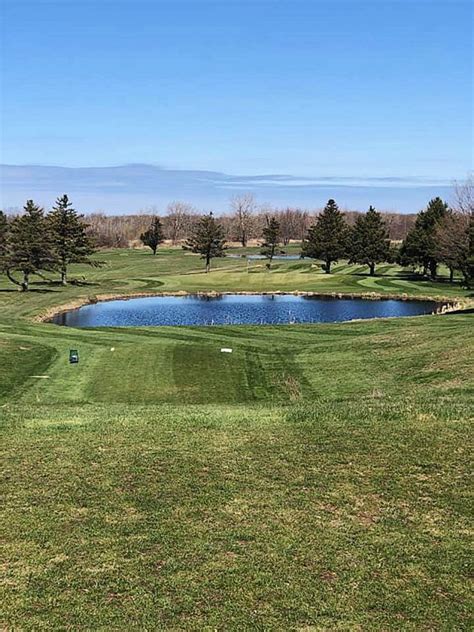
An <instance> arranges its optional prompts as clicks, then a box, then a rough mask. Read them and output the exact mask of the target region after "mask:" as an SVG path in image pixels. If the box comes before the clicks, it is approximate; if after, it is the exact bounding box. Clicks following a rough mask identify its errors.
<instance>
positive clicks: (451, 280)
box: [449, 268, 454, 283]
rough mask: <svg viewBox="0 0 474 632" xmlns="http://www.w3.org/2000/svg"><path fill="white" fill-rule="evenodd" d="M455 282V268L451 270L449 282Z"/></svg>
mask: <svg viewBox="0 0 474 632" xmlns="http://www.w3.org/2000/svg"><path fill="white" fill-rule="evenodd" d="M453 281H454V268H449V282H450V283H452V282H453Z"/></svg>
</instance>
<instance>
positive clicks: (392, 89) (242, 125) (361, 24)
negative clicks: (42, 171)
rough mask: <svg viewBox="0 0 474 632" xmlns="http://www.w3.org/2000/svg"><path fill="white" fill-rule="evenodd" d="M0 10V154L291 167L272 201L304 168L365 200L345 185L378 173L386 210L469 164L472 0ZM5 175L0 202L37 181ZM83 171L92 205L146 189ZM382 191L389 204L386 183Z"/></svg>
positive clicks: (262, 0) (118, 0)
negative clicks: (105, 183) (92, 179)
mask: <svg viewBox="0 0 474 632" xmlns="http://www.w3.org/2000/svg"><path fill="white" fill-rule="evenodd" d="M0 7H1V9H0V10H1V16H0V17H1V23H2V26H1V40H2V41H1V46H2V48H1V53H2V55H1V57H2V65H1V86H0V87H1V93H0V99H1V114H2V118H1V130H0V131H1V155H0V161H1V162H2V163H3V164H7V165H40V166H60V167H70V168H79V167H94V168H105V167H116V166H120V165H131V164H132V165H133V164H135V163H138V164H142V165H154V166H156V167H161V168H162V169H163V170H164V171H165V172H166V171H168V170H171V171H173V172H174V171H175V170H188V171H213V172H219V173H224V174H229V175H235V176H260V175H275V174H285V175H291V176H294V177H295V181H294V183H293V184H292V186H291V189H290V191H288V192H287V193H285V196H286V197H285V196H283V199H284V201H285V200H288V201H287V202H286V201H285V202H284V203H291V200H292V199H295V200H297V199H299V197H298V196H300V192H295V189H297V188H298V185H297V184H295V182H297V179H298V178H302V179H303V180H302V186H303V188H304V187H306V189H305V191H306V193H308V191H307V187H308V182H307V181H305V180H304V178H310V179H313V181H319V180H318V179H320V178H333V179H335V181H336V180H337V181H340V179H344V180H343V182H344V183H345V188H344V189H343V190H344V196H345V197H344V202H345V204H347V205H348V206H351V205H353V204H355V203H359V202H360V203H362V204H365V203H366V201H367V200H368V198H367V200H365V198H364V199H363V200H360V196H359V198H357V191H355V189H356V188H357V186H367V182H369V183H371V184H369V186H372V185H373V186H374V187H376V188H378V186H379V184H382V188H383V187H384V186H385V185H386V179H387V178H388V179H391V180H390V181H392V179H393V181H394V182H395V188H399V189H400V199H403V202H401V203H400V205H399V206H400V208H401V209H402V210H411V206H414V205H415V203H416V204H418V198H416V196H415V195H413V196H412V198H410V191H412V192H415V190H416V189H417V187H418V186H419V185H420V183H422V184H424V183H429V191H430V192H431V191H433V193H436V192H437V187H439V188H442V187H445V188H446V187H448V186H449V185H450V183H451V182H452V181H453V180H454V179H462V178H464V177H466V175H467V173H468V172H469V171H470V170H472V168H473V167H472V164H473V163H472V147H473V135H472V130H473V108H472V105H473V93H472V87H473V83H472V70H473V68H472V65H473V64H472V35H473V33H472V17H473V16H472V3H471V2H467V1H466V2H464V1H462V0H449V1H448V0H446V1H443V2H441V1H437V0H392V1H388V0H372V1H370V0H347V1H345V0H331V1H330V0H311V1H309V0H308V1H306V0H291V1H286V0H240V1H238V2H237V1H233V0H229V1H226V0H220V1H219V2H217V1H213V2H210V1H201V0H194V1H191V0H188V1H185V0H174V1H173V2H171V1H164V0H163V1H160V0H155V1H152V0H149V1H147V0H133V1H132V0H110V1H109V0H94V1H88V0H80V1H75V0H61V2H50V1H46V0H35V1H34V2H27V1H23V0H0ZM11 173H12V172H11V170H9V171H8V173H7V174H6V175H2V182H1V184H2V203H3V204H4V205H5V204H6V205H12V204H16V203H18V202H19V200H20V198H21V197H22V196H23V198H26V197H31V196H33V195H34V194H36V193H37V192H39V194H40V195H41V187H39V188H38V184H37V183H36V180H37V178H36V180H35V178H32V179H31V187H30V190H27V189H28V182H26V183H25V182H24V180H22V185H21V188H18V180H15V178H13V180H12V178H11ZM23 176H24V173H23ZM345 179H350V183H348V182H346V180H345ZM62 184H63V183H62V182H61V181H58V187H59V186H61V185H62ZM349 184H350V186H349ZM392 184H393V182H392ZM94 186H95V188H91V189H90V191H89V192H86V193H87V196H86V198H87V200H88V201H87V203H88V204H89V205H91V206H92V207H94V206H97V207H101V208H105V209H106V210H110V211H111V210H113V209H118V210H119V211H120V212H127V211H131V210H134V209H133V206H134V204H143V203H144V202H145V200H144V198H143V192H142V191H140V190H139V183H138V182H137V183H136V184H135V185H134V184H133V183H132V184H131V183H130V180H129V179H128V180H127V183H126V185H125V184H123V187H122V188H123V193H124V196H125V197H124V198H123V200H124V202H123V204H122V205H121V204H120V194H119V192H118V190H117V187H118V189H119V188H120V182H119V183H118V184H116V189H115V193H114V197H113V198H112V197H111V196H110V194H109V193H107V190H106V189H107V187H103V188H102V189H101V188H100V178H99V182H98V183H97V182H96V183H95V185H94ZM278 186H279V185H278V184H275V187H274V188H275V191H274V192H272V190H270V189H271V187H267V190H266V191H265V195H266V196H267V197H268V201H270V202H271V201H272V200H275V201H277V200H278V201H281V199H282V197H281V195H280V194H281V193H282V189H281V188H280V189H279V191H278V192H277V191H276V189H277V188H278ZM313 186H314V187H315V189H316V193H317V187H318V186H320V185H313ZM391 186H392V185H391ZM134 187H135V189H134ZM285 187H286V188H289V187H288V186H287V185H286V184H285ZM237 188H238V187H237ZM401 189H403V192H402V191H401ZM285 190H286V189H285ZM44 192H45V190H44V189H43V194H44ZM61 192H62V191H58V193H61ZM49 193H51V194H52V193H53V191H51V192H50V191H49V190H48V195H49ZM82 193H83V194H84V191H83V192H82ZM159 193H160V191H157V192H155V193H153V192H150V200H149V204H154V203H155V202H156V201H158V203H160V204H162V203H164V202H165V200H164V197H163V196H161V197H160V195H159ZM180 193H181V191H180V189H179V187H178V188H177V189H176V191H175V190H172V191H170V194H173V197H182V196H180ZM186 193H187V194H188V196H187V197H188V198H189V197H190V196H192V195H193V191H192V189H189V190H186ZM316 193H315V205H317V204H318V203H319V198H318V200H316ZM359 193H360V191H359ZM174 194H175V195H174ZM117 195H118V196H119V199H118V201H117ZM134 195H135V198H134ZM279 195H280V197H279ZM196 196H197V200H196V201H195V200H192V199H190V200H189V201H191V202H193V201H195V202H196V203H197V204H199V203H200V202H201V203H202V204H206V205H208V206H209V205H212V204H213V194H212V192H211V193H209V195H208V196H207V197H206V199H205V200H204V199H202V200H200V199H199V192H196ZM292 196H293V197H292ZM221 197H222V196H221ZM300 197H301V196H300ZM369 197H370V195H369ZM151 198H153V199H151ZM84 199H85V198H84ZM112 199H113V201H112ZM415 199H416V202H415ZM125 200H127V201H126V202H125ZM410 200H411V201H410ZM214 203H215V204H221V203H222V202H221V199H220V198H219V200H218V197H217V196H216V197H215V201H214ZM385 204H386V205H387V204H388V205H389V206H391V207H396V206H397V196H396V191H395V193H394V195H393V197H392V198H390V199H387V200H386V202H385ZM112 207H113V208H112ZM91 210H93V209H91ZM135 210H136V209H135ZM415 210H417V209H415Z"/></svg>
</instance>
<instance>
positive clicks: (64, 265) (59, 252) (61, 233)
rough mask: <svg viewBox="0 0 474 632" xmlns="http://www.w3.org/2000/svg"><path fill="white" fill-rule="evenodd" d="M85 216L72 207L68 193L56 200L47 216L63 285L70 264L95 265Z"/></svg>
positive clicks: (65, 282)
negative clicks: (91, 258) (84, 219)
mask: <svg viewBox="0 0 474 632" xmlns="http://www.w3.org/2000/svg"><path fill="white" fill-rule="evenodd" d="M83 217H84V216H83V215H78V213H77V212H76V211H75V210H74V209H73V208H72V204H71V202H69V198H68V196H67V195H63V196H62V197H59V198H58V199H57V200H56V205H55V206H53V209H52V211H51V213H49V215H48V217H47V220H48V224H49V229H50V232H51V237H52V244H53V247H54V251H55V254H56V257H57V265H58V268H59V271H60V273H61V283H62V284H63V285H66V284H67V270H68V266H69V264H71V263H87V264H89V265H94V263H93V262H92V261H91V260H90V258H89V257H90V255H91V254H92V253H93V252H94V248H93V247H92V242H91V240H90V239H89V237H88V236H87V234H86V228H87V227H86V225H85V224H84V222H83Z"/></svg>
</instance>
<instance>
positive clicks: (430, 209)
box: [399, 197, 451, 279]
mask: <svg viewBox="0 0 474 632" xmlns="http://www.w3.org/2000/svg"><path fill="white" fill-rule="evenodd" d="M450 213H451V210H450V209H449V207H448V205H447V204H446V202H443V200H442V199H441V198H439V197H436V198H433V199H432V200H430V202H429V203H428V206H427V207H426V209H425V210H423V211H420V212H419V213H418V215H417V218H416V222H415V226H414V227H413V228H412V230H411V231H410V232H409V233H408V235H407V236H406V239H405V241H404V242H403V244H402V247H401V248H400V259H399V262H400V264H401V265H403V266H407V265H411V266H413V267H415V266H417V265H418V266H421V267H422V268H423V274H425V275H426V274H427V273H428V270H429V272H430V275H431V277H432V278H433V279H434V278H436V273H437V269H438V263H439V260H438V259H437V257H436V241H435V232H436V229H437V227H438V226H439V224H440V223H441V222H442V220H443V218H444V217H446V216H447V215H449V214H450Z"/></svg>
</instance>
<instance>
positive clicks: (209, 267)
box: [206, 255, 211, 274]
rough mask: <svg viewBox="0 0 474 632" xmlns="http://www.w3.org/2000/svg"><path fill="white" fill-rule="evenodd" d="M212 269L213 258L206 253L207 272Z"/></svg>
mask: <svg viewBox="0 0 474 632" xmlns="http://www.w3.org/2000/svg"><path fill="white" fill-rule="evenodd" d="M210 269H211V258H210V257H209V255H206V274H207V273H208V272H209V270H210Z"/></svg>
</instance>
